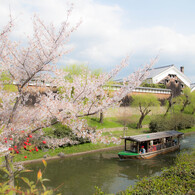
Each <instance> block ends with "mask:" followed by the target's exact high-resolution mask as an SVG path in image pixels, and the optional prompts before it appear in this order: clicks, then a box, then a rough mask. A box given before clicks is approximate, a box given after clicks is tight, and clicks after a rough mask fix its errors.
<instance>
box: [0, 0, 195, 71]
mask: <svg viewBox="0 0 195 195" xmlns="http://www.w3.org/2000/svg"><path fill="white" fill-rule="evenodd" d="M67 2H68V1H66V0H41V1H40V0H33V1H26V0H17V1H14V0H12V1H10V5H11V8H12V10H13V14H14V15H15V16H18V19H17V21H18V22H19V24H18V25H17V27H16V32H15V33H14V36H15V37H17V38H20V37H21V36H22V35H23V32H24V31H25V32H26V34H30V33H31V32H32V23H31V18H32V16H33V12H37V13H38V14H39V15H40V17H41V18H43V19H44V21H46V22H51V21H53V23H54V24H55V25H59V24H60V23H61V22H62V21H63V20H64V19H65V16H66V14H65V12H66V10H67ZM69 2H74V4H75V8H74V10H73V14H72V17H71V19H70V21H71V23H73V24H75V23H76V22H78V21H79V20H80V18H82V21H83V22H82V25H81V26H80V27H79V29H78V30H77V32H75V33H74V34H73V36H72V39H71V42H70V43H71V44H72V45H74V47H75V50H74V52H73V53H72V55H70V60H68V59H65V60H64V62H67V63H68V62H69V63H70V62H71V61H72V62H77V63H78V61H81V62H89V64H95V65H96V66H97V65H100V66H103V67H104V66H108V65H109V64H110V65H115V64H117V63H118V62H119V59H122V58H123V57H124V56H125V55H127V54H129V53H133V54H135V55H136V56H139V58H142V57H143V56H144V57H146V56H147V58H150V57H153V56H155V55H157V54H159V52H160V59H162V58H166V59H167V62H168V63H169V64H172V63H180V62H182V63H185V64H182V65H184V66H185V70H186V71H187V70H190V71H192V72H193V71H195V68H194V67H195V66H192V64H194V53H195V34H193V35H184V34H181V33H180V32H176V31H175V30H174V29H172V28H170V27H166V26H153V27H150V28H149V27H147V26H145V27H144V26H143V28H137V29H135V28H133V26H130V27H128V26H126V24H125V21H127V18H126V15H125V11H124V10H123V9H122V8H121V7H119V6H118V5H102V4H100V3H97V2H95V0H74V1H73V0H72V1H69ZM0 3H1V6H0V26H2V25H3V24H5V18H6V17H7V16H8V15H9V2H7V0H0ZM130 19H131V18H130ZM130 19H129V20H130ZM135 61H136V60H135ZM144 61H145V60H144ZM164 61H166V60H163V62H164ZM159 65H164V64H159Z"/></svg>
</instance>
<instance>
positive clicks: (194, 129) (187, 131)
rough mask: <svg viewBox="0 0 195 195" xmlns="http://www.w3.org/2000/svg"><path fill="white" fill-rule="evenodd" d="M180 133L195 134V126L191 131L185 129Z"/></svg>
mask: <svg viewBox="0 0 195 195" xmlns="http://www.w3.org/2000/svg"><path fill="white" fill-rule="evenodd" d="M180 132H182V133H190V132H195V126H194V127H192V128H189V129H184V130H181V131H180Z"/></svg>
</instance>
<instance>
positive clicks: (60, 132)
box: [44, 123, 72, 138]
mask: <svg viewBox="0 0 195 195" xmlns="http://www.w3.org/2000/svg"><path fill="white" fill-rule="evenodd" d="M44 132H45V135H46V136H49V137H55V138H63V137H69V136H71V135H72V130H71V129H70V128H69V127H67V126H66V125H62V124H60V123H57V124H55V125H53V126H52V127H47V128H45V129H44Z"/></svg>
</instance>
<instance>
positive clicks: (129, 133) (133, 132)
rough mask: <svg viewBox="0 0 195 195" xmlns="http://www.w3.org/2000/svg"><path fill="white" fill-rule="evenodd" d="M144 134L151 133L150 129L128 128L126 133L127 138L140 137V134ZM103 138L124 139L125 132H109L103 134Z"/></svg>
mask: <svg viewBox="0 0 195 195" xmlns="http://www.w3.org/2000/svg"><path fill="white" fill-rule="evenodd" d="M144 133H149V131H148V129H146V128H145V129H130V128H128V129H127V130H126V131H125V136H132V135H139V134H144ZM102 135H103V136H109V137H112V136H113V137H117V138H119V137H123V136H124V131H123V130H121V131H119V130H118V131H109V132H103V133H102Z"/></svg>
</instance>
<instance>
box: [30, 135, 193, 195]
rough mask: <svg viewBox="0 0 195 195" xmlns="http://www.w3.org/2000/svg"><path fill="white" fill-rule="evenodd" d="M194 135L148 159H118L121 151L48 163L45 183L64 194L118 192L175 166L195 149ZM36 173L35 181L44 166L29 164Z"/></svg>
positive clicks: (34, 175) (104, 152)
mask: <svg viewBox="0 0 195 195" xmlns="http://www.w3.org/2000/svg"><path fill="white" fill-rule="evenodd" d="M194 143H195V134H191V135H188V136H186V137H185V138H184V139H183V140H182V141H181V149H180V151H176V152H171V153H168V154H164V155H158V156H156V157H154V158H152V159H148V160H119V158H118V156H117V153H118V152H119V150H111V151H102V152H96V153H91V154H85V155H80V156H74V157H70V158H65V159H60V160H59V159H58V160H51V161H48V166H47V168H46V171H45V173H44V175H43V177H44V178H47V179H49V180H50V181H48V182H45V185H46V186H47V187H49V188H52V189H55V188H58V187H59V189H60V192H61V193H62V194H68V195H69V194H70V195H80V194H81V195H86V194H93V193H94V192H95V186H98V187H100V188H101V189H102V190H103V191H104V192H106V193H117V192H119V191H121V190H125V189H126V188H127V187H128V186H130V185H134V184H135V183H136V181H137V180H138V177H139V178H142V177H144V176H152V175H158V174H160V172H161V170H162V168H164V167H169V166H171V165H173V163H174V160H175V159H176V155H177V154H178V153H180V152H188V151H190V150H192V148H195V146H194ZM27 168H28V169H31V170H34V172H33V173H29V174H28V178H29V179H33V180H35V181H36V173H37V172H38V170H39V169H40V168H41V169H42V170H43V169H44V167H43V165H42V163H35V164H31V165H27Z"/></svg>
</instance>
